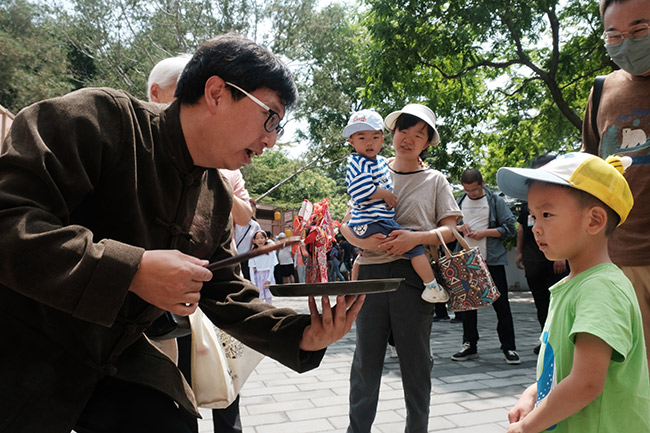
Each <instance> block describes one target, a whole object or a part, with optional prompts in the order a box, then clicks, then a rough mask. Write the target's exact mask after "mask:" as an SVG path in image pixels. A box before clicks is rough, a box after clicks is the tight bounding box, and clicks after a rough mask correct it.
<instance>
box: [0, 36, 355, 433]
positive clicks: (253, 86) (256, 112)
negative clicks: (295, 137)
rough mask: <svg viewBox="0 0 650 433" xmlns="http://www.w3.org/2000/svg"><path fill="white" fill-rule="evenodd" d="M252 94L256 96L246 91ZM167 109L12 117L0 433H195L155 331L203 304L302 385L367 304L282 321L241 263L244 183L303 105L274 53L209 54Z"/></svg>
mask: <svg viewBox="0 0 650 433" xmlns="http://www.w3.org/2000/svg"><path fill="white" fill-rule="evenodd" d="M244 89H245V90H244ZM175 96H176V98H177V101H175V102H173V103H171V104H169V105H159V104H153V103H148V102H143V101H139V100H137V99H136V98H133V97H132V96H131V95H129V94H127V93H126V92H123V91H117V90H113V89H107V88H102V89H82V90H79V91H77V92H73V93H70V94H68V95H66V96H63V97H60V98H55V99H50V100H46V101H41V102H39V103H36V104H34V105H32V106H30V107H27V108H25V109H24V110H23V111H21V113H19V114H18V116H16V119H15V121H14V123H13V125H12V129H11V131H10V135H9V136H8V138H7V140H6V141H5V146H4V147H3V149H4V150H3V154H2V155H0V233H2V236H0V251H2V255H0V267H1V268H2V272H0V327H1V328H2V329H6V330H8V331H9V332H7V334H8V335H7V336H5V339H4V340H3V342H4V343H5V346H6V347H8V348H11V350H8V351H6V353H3V356H2V364H1V365H2V368H0V407H2V410H1V411H0V431H8V432H12V433H28V432H48V433H69V432H70V430H72V429H74V430H75V431H76V432H77V433H98V432H101V433H116V432H120V433H143V432H157V433H188V432H189V431H190V430H189V427H188V425H187V424H186V423H185V422H184V421H183V417H182V411H185V412H188V413H190V414H193V415H195V416H198V411H197V408H196V405H195V403H194V398H193V394H192V393H191V391H190V389H189V387H188V385H187V383H186V382H185V381H184V380H183V378H182V375H181V374H180V372H179V371H178V369H177V367H176V366H175V364H174V363H173V362H172V361H171V360H170V359H169V358H168V357H167V356H165V355H164V354H163V353H162V352H160V351H159V350H157V349H156V348H154V347H153V346H152V345H151V344H150V343H149V342H148V340H147V339H146V337H145V336H144V335H143V331H144V330H145V329H147V328H148V327H149V325H150V324H151V323H152V322H153V321H154V320H155V319H156V318H157V317H158V316H160V315H161V313H162V311H170V312H172V313H174V314H177V315H181V316H186V315H188V314H191V313H192V312H194V311H195V310H196V308H197V307H198V305H199V304H200V306H201V309H202V310H203V312H204V313H205V315H206V316H208V317H209V318H210V320H212V321H213V322H214V323H215V324H216V325H217V326H219V327H220V328H222V329H223V330H225V331H227V332H228V333H230V334H232V335H233V336H234V337H235V338H237V339H239V340H240V341H242V342H243V343H245V344H246V345H248V346H250V347H251V348H253V349H255V350H257V351H259V352H262V353H264V354H266V355H268V356H270V357H273V358H275V359H277V360H278V361H280V362H282V363H283V364H284V365H287V366H288V367H290V368H292V369H294V370H296V371H307V370H310V369H313V368H315V367H317V366H318V364H319V363H320V361H321V359H322V357H323V355H324V350H325V348H326V347H327V346H328V345H329V344H331V343H333V342H334V341H336V340H338V339H340V338H341V337H342V336H343V335H345V333H347V332H348V331H349V330H350V328H351V327H352V323H353V321H354V319H355V318H356V315H357V313H358V311H359V309H360V307H361V304H362V302H363V297H358V298H357V297H354V296H351V297H343V296H340V297H338V298H337V305H336V306H335V307H332V308H331V307H330V304H329V300H328V299H327V297H324V298H323V299H322V301H321V302H322V313H319V312H318V309H317V307H316V301H315V300H314V299H313V298H310V299H309V308H310V311H311V316H310V315H298V314H296V313H295V312H293V311H291V310H288V309H275V308H273V307H271V306H269V305H268V304H266V303H265V302H261V301H259V300H258V292H257V289H256V288H255V286H254V285H253V284H252V283H250V282H249V281H247V280H244V279H243V277H241V276H240V275H239V266H238V265H233V266H229V267H225V268H221V269H218V270H215V271H213V272H211V271H209V270H207V269H206V268H205V266H206V265H207V264H208V263H209V262H214V261H217V260H220V259H224V258H227V257H229V256H231V255H232V254H233V250H232V248H231V237H232V219H231V218H230V210H231V204H232V189H231V188H230V187H229V186H228V185H227V182H225V181H224V179H223V177H222V176H221V175H220V174H219V173H218V171H217V169H219V168H227V169H238V168H239V167H241V166H242V165H243V164H246V163H249V162H250V160H251V158H252V157H253V156H255V155H259V154H261V153H262V151H263V150H264V149H265V148H270V147H272V146H273V145H274V144H275V142H276V140H277V137H278V135H279V134H280V133H281V132H282V127H281V126H280V121H281V119H282V118H283V117H284V115H285V110H286V109H288V108H291V107H292V106H293V105H294V103H295V101H296V98H297V91H296V87H295V84H294V82H293V78H292V76H291V73H290V72H289V70H288V68H287V67H286V66H285V65H284V64H282V63H281V62H280V61H279V59H278V58H277V57H275V56H274V55H273V54H272V53H270V52H269V51H268V50H266V49H265V48H263V47H261V46H259V45H257V44H255V43H254V42H251V41H249V40H247V39H244V38H241V37H238V36H235V35H224V36H221V37H218V38H214V39H211V40H208V41H206V42H205V43H203V44H202V45H201V46H200V47H199V48H198V50H197V52H196V53H195V54H194V56H193V57H192V58H191V59H190V61H189V62H188V64H187V66H186V67H185V69H184V71H183V74H182V75H181V77H180V80H179V82H178V86H177V89H176V92H175Z"/></svg>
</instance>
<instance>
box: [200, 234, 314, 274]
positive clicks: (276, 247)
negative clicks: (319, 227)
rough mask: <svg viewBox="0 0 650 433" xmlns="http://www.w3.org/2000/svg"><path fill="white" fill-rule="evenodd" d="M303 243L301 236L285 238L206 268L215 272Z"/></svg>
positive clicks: (211, 264)
mask: <svg viewBox="0 0 650 433" xmlns="http://www.w3.org/2000/svg"><path fill="white" fill-rule="evenodd" d="M300 242H302V239H301V238H300V236H291V237H289V238H285V239H283V240H282V241H278V242H275V243H273V244H269V245H264V246H263V247H259V248H255V249H254V250H250V251H248V252H245V253H244V254H237V255H236V256H232V257H228V258H227V259H223V260H219V261H216V262H214V263H210V264H209V265H206V266H205V267H206V268H207V269H209V270H211V271H214V270H216V269H220V268H223V267H226V266H230V265H234V264H236V263H241V262H243V261H244V260H248V259H251V258H253V257H257V256H261V255H263V254H268V253H270V252H271V251H275V250H280V249H282V248H284V247H287V246H291V245H294V244H297V243H300Z"/></svg>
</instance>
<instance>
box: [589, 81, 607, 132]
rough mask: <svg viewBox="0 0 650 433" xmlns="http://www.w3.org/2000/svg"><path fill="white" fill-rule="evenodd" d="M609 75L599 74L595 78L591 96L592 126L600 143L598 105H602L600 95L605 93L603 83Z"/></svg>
mask: <svg viewBox="0 0 650 433" xmlns="http://www.w3.org/2000/svg"><path fill="white" fill-rule="evenodd" d="M605 78H607V75H599V76H597V77H596V78H595V79H594V94H593V96H592V97H591V101H592V104H591V105H592V106H591V128H592V129H593V130H594V134H595V135H596V142H598V143H600V132H598V122H597V120H598V106H599V105H600V97H601V96H602V94H603V84H604V83H605Z"/></svg>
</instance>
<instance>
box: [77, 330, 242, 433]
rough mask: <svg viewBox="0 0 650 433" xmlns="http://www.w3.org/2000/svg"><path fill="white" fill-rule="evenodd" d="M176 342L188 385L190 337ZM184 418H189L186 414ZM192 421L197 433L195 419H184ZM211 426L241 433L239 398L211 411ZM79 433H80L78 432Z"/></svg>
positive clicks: (221, 432) (218, 432)
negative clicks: (223, 407) (224, 406)
mask: <svg viewBox="0 0 650 433" xmlns="http://www.w3.org/2000/svg"><path fill="white" fill-rule="evenodd" d="M177 341H178V368H179V369H180V370H181V372H182V373H183V375H184V376H185V380H187V382H188V383H190V384H191V383H192V374H191V365H192V363H191V361H192V360H191V354H192V336H191V335H188V336H187V337H182V338H179V339H177ZM185 416H188V417H189V416H190V415H189V414H187V413H186V415H185ZM192 420H193V423H192V424H191V426H192V430H191V431H192V433H198V431H199V426H198V423H197V421H196V418H193V417H192V419H191V420H190V419H189V418H186V422H188V423H190V422H191V421H192ZM212 425H213V426H214V431H215V433H241V432H242V426H241V417H240V414H239V396H237V398H236V399H235V401H233V402H232V403H231V404H230V406H228V407H227V408H225V409H212ZM80 433H81V432H80Z"/></svg>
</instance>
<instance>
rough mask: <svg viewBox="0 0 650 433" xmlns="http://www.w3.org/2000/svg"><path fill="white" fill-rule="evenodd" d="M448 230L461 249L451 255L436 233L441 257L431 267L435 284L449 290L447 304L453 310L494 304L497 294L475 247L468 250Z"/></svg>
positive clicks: (459, 237) (440, 236) (454, 230)
mask: <svg viewBox="0 0 650 433" xmlns="http://www.w3.org/2000/svg"><path fill="white" fill-rule="evenodd" d="M445 227H449V228H450V229H451V231H452V232H453V233H454V236H456V240H458V243H459V244H460V245H461V246H462V247H463V250H462V251H460V252H457V253H455V254H452V253H451V251H450V250H449V248H448V247H447V245H446V244H445V241H444V240H443V238H442V235H441V234H440V232H439V231H437V230H436V234H437V235H438V239H440V243H441V246H442V249H443V250H444V253H445V255H444V257H441V258H440V259H438V261H437V262H436V263H435V264H434V272H435V274H436V279H437V280H438V282H439V283H440V284H441V285H442V286H443V287H444V288H445V289H447V290H448V291H449V295H450V299H449V305H450V306H451V309H452V310H454V311H468V310H476V309H478V308H481V307H486V306H488V305H490V304H492V303H493V302H494V301H496V300H497V299H498V298H499V296H500V294H499V290H498V289H497V286H496V285H495V284H494V281H493V280H492V276H491V275H490V271H488V268H487V266H486V265H485V261H484V260H483V257H481V254H480V253H479V249H478V247H474V248H470V246H469V245H468V244H467V242H466V241H465V239H464V238H463V237H462V236H461V235H460V234H459V233H458V231H457V230H456V228H455V227H452V226H445Z"/></svg>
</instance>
